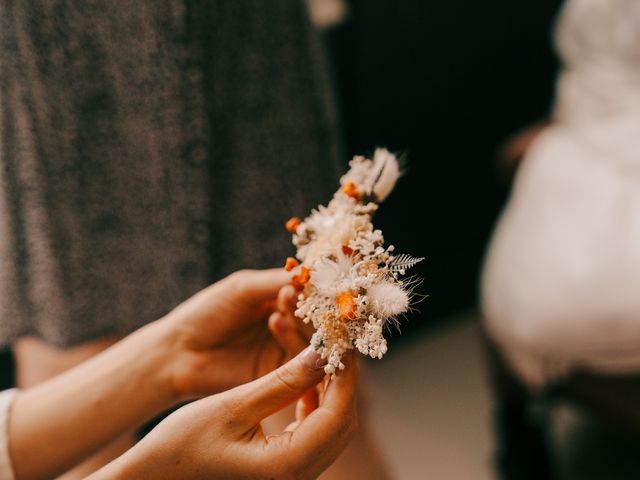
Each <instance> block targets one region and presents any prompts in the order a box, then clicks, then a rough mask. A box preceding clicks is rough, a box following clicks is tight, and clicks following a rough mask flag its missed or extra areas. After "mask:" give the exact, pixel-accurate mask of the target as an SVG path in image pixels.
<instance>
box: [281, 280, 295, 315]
mask: <svg viewBox="0 0 640 480" xmlns="http://www.w3.org/2000/svg"><path fill="white" fill-rule="evenodd" d="M296 303H298V292H297V291H296V289H295V288H293V285H285V286H284V287H282V288H281V289H280V291H279V292H278V304H277V306H278V311H280V312H281V313H283V314H292V313H293V312H294V311H295V309H296Z"/></svg>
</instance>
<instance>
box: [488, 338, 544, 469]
mask: <svg viewBox="0 0 640 480" xmlns="http://www.w3.org/2000/svg"><path fill="white" fill-rule="evenodd" d="M487 347H488V353H489V355H488V356H489V366H490V373H491V377H492V378H491V380H492V383H493V390H494V396H495V404H494V412H493V415H494V419H493V421H494V431H495V438H496V458H495V461H496V468H497V470H498V474H499V478H500V479H501V480H554V479H555V478H556V477H555V475H554V472H553V468H552V462H551V455H550V452H549V448H548V433H549V428H548V427H549V425H548V424H549V422H548V406H547V403H546V402H545V401H544V398H543V397H539V398H538V397H535V396H534V395H533V394H532V393H531V392H530V391H529V390H528V389H527V388H526V387H525V386H524V385H523V384H522V382H520V380H519V379H518V378H517V377H516V376H515V375H514V374H513V373H512V372H511V371H510V370H509V368H508V367H507V365H505V363H504V361H503V360H502V358H501V356H500V354H499V352H498V351H497V349H496V347H495V345H494V344H492V343H491V342H490V340H487Z"/></svg>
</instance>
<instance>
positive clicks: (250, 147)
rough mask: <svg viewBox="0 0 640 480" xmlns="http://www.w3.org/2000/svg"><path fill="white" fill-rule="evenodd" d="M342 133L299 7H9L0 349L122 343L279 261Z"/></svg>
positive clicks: (250, 0) (2, 46)
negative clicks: (290, 227) (201, 294)
mask: <svg viewBox="0 0 640 480" xmlns="http://www.w3.org/2000/svg"><path fill="white" fill-rule="evenodd" d="M335 132H336V125H335V113H334V111H333V109H332V102H331V95H330V92H329V89H328V87H327V82H326V78H325V72H324V69H323V63H322V60H321V56H320V51H319V48H318V43H317V38H316V37H315V34H314V32H313V30H312V28H311V26H310V24H309V22H308V19H307V12H306V10H305V8H304V4H303V2H302V1H301V0H272V1H269V2H265V1H262V0H226V1H225V0H219V1H204V0H203V1H189V0H165V1H160V0H158V1H154V0H136V1H135V2H133V1H124V0H115V1H114V0H94V1H91V2H87V1H85V0H77V1H73V0H25V1H22V0H15V1H12V0H0V344H1V345H7V344H9V343H11V342H12V341H13V340H14V339H16V338H17V337H19V336H23V335H35V336H38V337H40V338H42V339H44V340H45V341H47V342H49V343H51V344H53V345H57V346H70V345H73V344H76V343H79V342H82V341H85V340H89V339H92V338H95V337H98V336H101V335H106V334H113V333H128V332H130V331H131V330H133V329H135V328H137V327H139V326H141V325H143V324H145V323H147V322H149V321H151V320H154V319H156V318H158V317H159V316H161V315H163V314H164V313H166V312H167V311H168V310H170V309H171V307H173V306H174V305H176V304H177V303H179V302H180V301H182V300H184V299H185V298H187V297H188V296H190V295H191V294H193V293H195V292H196V291H197V290H199V289H201V288H203V287H205V286H206V285H207V284H209V283H210V282H212V281H214V280H216V279H218V278H220V277H221V276H224V275H226V274H228V273H230V272H231V271H233V270H236V269H238V268H244V267H267V266H274V265H279V264H282V261H283V259H284V256H285V255H287V254H288V253H291V252H292V247H291V246H290V242H289V238H288V235H287V233H286V232H285V231H284V229H283V228H282V223H283V221H285V220H286V219H287V218H288V217H289V216H291V215H294V214H298V215H303V214H305V213H306V211H307V210H308V209H309V208H310V207H312V206H314V205H316V204H317V203H319V202H321V201H324V200H326V196H327V195H328V194H329V192H331V191H332V190H333V188H334V186H335V185H336V181H337V177H338V174H339V159H338V156H337V147H336V145H337V142H336V134H335Z"/></svg>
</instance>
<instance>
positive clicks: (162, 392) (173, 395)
mask: <svg viewBox="0 0 640 480" xmlns="http://www.w3.org/2000/svg"><path fill="white" fill-rule="evenodd" d="M131 337H132V338H131V339H132V340H133V341H135V342H137V343H138V345H137V346H136V349H137V353H136V355H137V356H138V359H137V360H135V362H136V363H138V364H139V365H140V367H141V368H140V371H139V375H140V379H139V380H140V384H141V385H143V386H144V388H145V389H146V388H148V387H150V389H151V390H152V391H153V392H154V394H155V396H156V398H157V400H158V403H159V404H161V405H162V408H168V407H171V406H173V405H175V404H176V403H178V402H179V401H181V400H182V395H181V394H180V392H178V391H177V389H176V385H175V381H174V371H175V364H176V360H177V358H178V357H179V355H178V350H179V348H178V346H177V342H175V338H174V337H175V335H173V332H172V329H171V328H170V325H169V324H168V323H167V322H166V321H165V320H164V319H160V320H157V321H155V322H153V323H150V324H149V325H146V326H144V327H142V328H141V329H140V330H138V331H137V332H135V333H134V334H133V335H131ZM136 337H137V338H136ZM147 386H148V387H147Z"/></svg>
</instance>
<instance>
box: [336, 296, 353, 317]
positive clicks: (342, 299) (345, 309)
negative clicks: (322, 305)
mask: <svg viewBox="0 0 640 480" xmlns="http://www.w3.org/2000/svg"><path fill="white" fill-rule="evenodd" d="M336 303H337V304H338V311H339V312H340V318H342V319H343V320H355V318H356V300H355V298H353V294H352V293H351V291H346V292H342V293H339V294H338V296H337V297H336Z"/></svg>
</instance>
